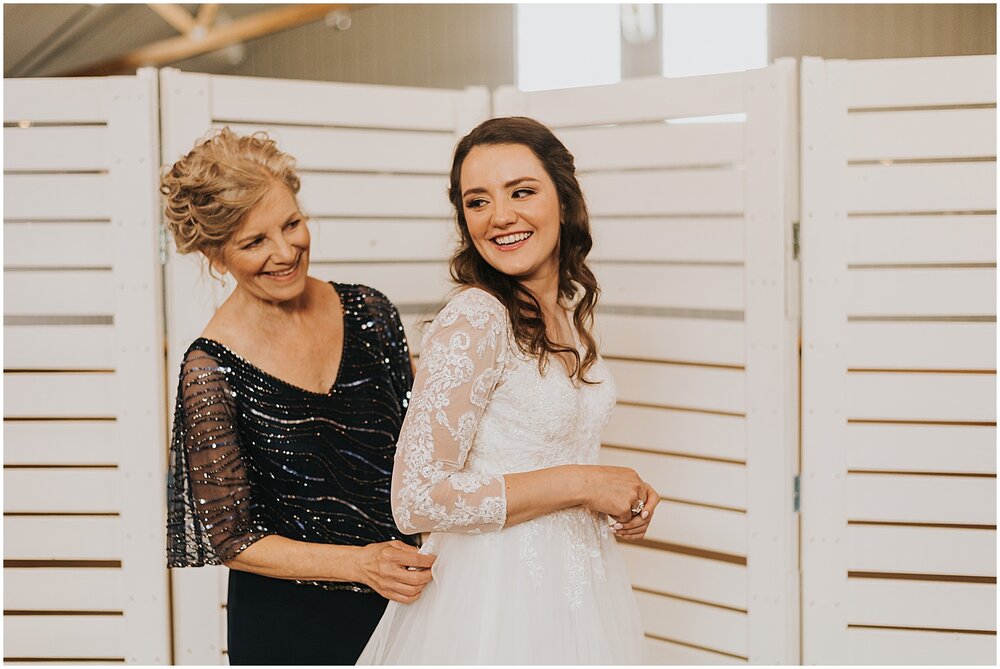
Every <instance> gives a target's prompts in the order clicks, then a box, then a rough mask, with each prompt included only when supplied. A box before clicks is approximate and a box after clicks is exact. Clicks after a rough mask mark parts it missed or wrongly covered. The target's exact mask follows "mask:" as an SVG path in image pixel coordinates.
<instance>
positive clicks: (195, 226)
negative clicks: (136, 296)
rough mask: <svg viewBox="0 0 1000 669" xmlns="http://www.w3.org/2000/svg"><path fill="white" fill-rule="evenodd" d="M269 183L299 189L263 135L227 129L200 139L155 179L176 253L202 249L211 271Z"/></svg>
mask: <svg viewBox="0 0 1000 669" xmlns="http://www.w3.org/2000/svg"><path fill="white" fill-rule="evenodd" d="M274 183H281V184H284V185H285V186H287V187H288V190H290V191H291V192H292V194H293V195H295V194H297V193H298V192H299V188H300V182H299V175H298V174H297V173H296V171H295V159H294V158H292V157H291V156H290V155H288V154H287V153H283V152H282V151H280V150H279V149H278V145H277V143H276V142H275V141H274V140H273V139H271V138H270V137H268V135H267V133H265V132H255V133H254V134H252V135H245V136H240V135H237V134H236V133H234V132H233V131H231V130H230V129H229V128H228V127H226V128H223V129H222V130H220V131H218V132H217V133H215V134H214V135H212V136H210V137H209V138H208V139H206V140H204V141H202V142H201V143H199V144H198V145H197V146H195V148H194V149H192V150H191V151H190V153H188V154H187V155H186V156H184V157H183V158H181V159H180V160H178V161H177V162H176V163H174V165H173V167H172V168H170V170H169V171H168V172H166V174H164V175H163V177H162V178H161V179H160V192H161V193H163V195H164V199H165V200H166V206H165V217H166V219H167V226H168V227H169V228H170V232H171V234H173V236H174V243H175V244H176V245H177V252H178V253H192V252H195V251H197V252H200V253H202V254H203V255H204V256H205V257H206V258H207V259H208V261H209V271H210V272H211V269H212V267H211V263H212V261H214V260H216V259H218V258H220V256H221V254H222V247H223V246H225V244H226V242H228V241H229V239H230V238H231V237H232V236H233V234H234V233H235V232H236V230H237V229H238V228H239V227H240V225H241V224H242V223H243V220H244V219H245V218H246V216H247V214H249V213H250V211H251V210H252V209H253V208H254V207H255V206H256V205H257V203H258V202H260V200H261V199H262V198H263V197H264V195H266V194H267V192H268V190H269V188H270V187H271V186H272V185H273V184H274Z"/></svg>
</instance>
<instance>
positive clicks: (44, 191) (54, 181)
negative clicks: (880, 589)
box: [3, 174, 111, 220]
mask: <svg viewBox="0 0 1000 669" xmlns="http://www.w3.org/2000/svg"><path fill="white" fill-rule="evenodd" d="M108 191H109V188H108V177H107V175H104V174H5V175H4V178H3V192H4V201H3V215H4V218H5V219H8V220H9V219H68V220H74V219H81V218H83V219H95V218H100V219H103V218H110V217H111V198H110V195H109V192H108Z"/></svg>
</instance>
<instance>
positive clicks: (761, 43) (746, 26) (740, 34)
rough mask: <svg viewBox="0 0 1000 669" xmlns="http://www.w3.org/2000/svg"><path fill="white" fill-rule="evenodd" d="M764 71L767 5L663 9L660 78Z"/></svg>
mask: <svg viewBox="0 0 1000 669" xmlns="http://www.w3.org/2000/svg"><path fill="white" fill-rule="evenodd" d="M766 66H767V5H708V4H705V5H663V76H665V77H689V76H692V75H697V74H718V73H721V72H737V71H740V70H749V69H753V68H757V67H766Z"/></svg>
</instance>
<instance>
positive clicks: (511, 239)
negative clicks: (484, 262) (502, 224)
mask: <svg viewBox="0 0 1000 669" xmlns="http://www.w3.org/2000/svg"><path fill="white" fill-rule="evenodd" d="M532 235H534V233H533V232H530V231H524V232H511V233H508V234H506V235H500V236H498V237H494V238H493V239H491V240H490V242H492V243H493V244H494V245H495V246H497V247H498V248H499V249H500V250H501V251H513V250H515V249H519V248H521V247H522V246H524V244H525V242H527V241H528V240H529V239H531V237H532Z"/></svg>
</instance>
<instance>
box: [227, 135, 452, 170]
mask: <svg viewBox="0 0 1000 669" xmlns="http://www.w3.org/2000/svg"><path fill="white" fill-rule="evenodd" d="M219 127H221V126H218V125H217V126H216V128H219ZM229 129H230V130H232V131H233V132H235V133H237V134H240V135H249V134H251V133H254V132H257V131H265V132H267V133H268V135H269V136H270V137H271V139H273V140H275V141H276V142H277V143H278V148H280V149H281V150H282V151H284V152H285V153H288V154H290V155H292V156H295V165H296V167H297V168H298V169H299V170H304V171H314V170H331V171H344V172H416V173H426V174H447V173H448V171H449V170H450V169H451V152H452V149H453V148H454V146H455V136H454V134H453V133H451V132H443V133H431V132H406V131H385V130H360V129H357V128H352V129H345V128H297V127H290V126H260V125H249V126H248V125H230V126H229Z"/></svg>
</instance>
